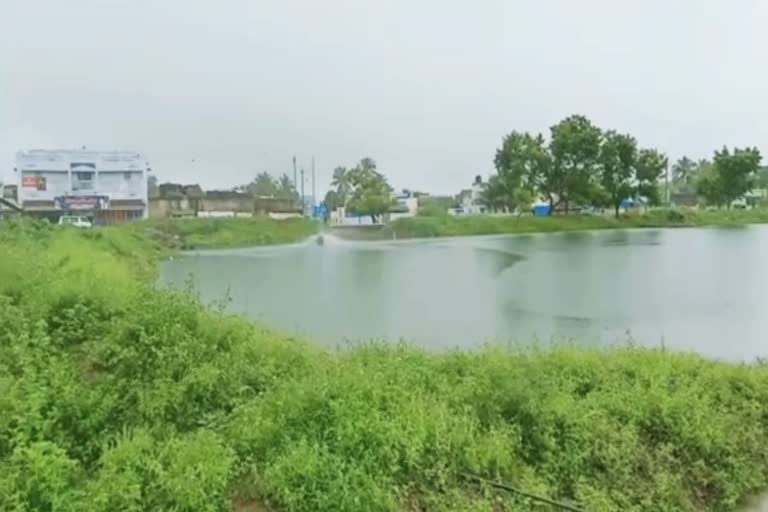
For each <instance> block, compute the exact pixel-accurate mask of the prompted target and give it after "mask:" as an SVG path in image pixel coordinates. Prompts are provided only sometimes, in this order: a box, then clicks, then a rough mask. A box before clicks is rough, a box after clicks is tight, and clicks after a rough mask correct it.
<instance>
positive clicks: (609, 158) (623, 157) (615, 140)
mask: <svg viewBox="0 0 768 512" xmlns="http://www.w3.org/2000/svg"><path fill="white" fill-rule="evenodd" d="M599 161H600V180H599V181H600V186H601V187H602V188H603V190H604V191H605V196H606V197H607V198H608V202H609V204H610V205H611V206H612V207H613V208H614V211H615V214H616V217H618V216H619V208H620V207H621V203H622V201H624V200H625V199H627V198H629V197H632V193H633V191H634V190H633V187H632V185H633V180H634V178H635V165H636V163H637V141H636V140H635V138H634V137H632V136H630V135H625V134H621V133H616V132H615V131H609V132H606V134H605V138H604V140H603V143H602V144H601V146H600V157H599ZM592 195H593V199H594V196H595V195H596V194H595V191H594V190H593V194H592Z"/></svg>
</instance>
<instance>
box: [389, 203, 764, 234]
mask: <svg viewBox="0 0 768 512" xmlns="http://www.w3.org/2000/svg"><path fill="white" fill-rule="evenodd" d="M766 222H768V209H758V210H692V209H687V210H686V209H679V210H665V209H654V210H648V211H646V212H643V213H628V214H624V215H622V216H621V217H620V218H618V219H616V218H614V217H612V216H603V215H568V216H566V215H556V216H553V217H534V216H531V215H522V216H510V215H506V216H495V215H478V216H468V217H453V216H447V215H444V216H423V217H411V218H402V219H397V220H396V221H394V222H392V223H391V225H389V226H387V229H385V230H384V231H382V233H381V235H382V238H387V239H389V238H392V237H396V238H429V237H439V236H469V235H494V234H504V233H548V232H555V231H578V230H585V229H617V228H619V229H620V228H637V227H682V226H737V225H743V224H750V223H766Z"/></svg>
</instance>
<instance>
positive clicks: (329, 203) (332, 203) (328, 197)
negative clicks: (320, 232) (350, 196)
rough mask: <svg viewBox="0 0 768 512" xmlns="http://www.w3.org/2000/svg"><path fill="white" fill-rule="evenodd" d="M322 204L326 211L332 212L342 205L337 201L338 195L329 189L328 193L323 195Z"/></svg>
mask: <svg viewBox="0 0 768 512" xmlns="http://www.w3.org/2000/svg"><path fill="white" fill-rule="evenodd" d="M323 204H324V205H325V207H326V208H327V209H328V211H333V210H335V209H336V208H339V207H341V206H343V204H342V203H340V201H339V195H338V193H337V192H336V191H335V190H333V189H331V190H329V191H328V192H326V193H325V198H324V199H323Z"/></svg>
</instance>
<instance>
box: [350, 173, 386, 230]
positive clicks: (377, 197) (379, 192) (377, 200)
mask: <svg viewBox="0 0 768 512" xmlns="http://www.w3.org/2000/svg"><path fill="white" fill-rule="evenodd" d="M347 172H348V173H349V183H350V187H351V190H350V196H349V200H348V206H349V208H350V210H351V211H352V212H353V213H356V214H358V215H370V216H371V220H372V221H373V222H374V223H376V222H378V221H379V217H380V216H381V215H383V214H385V213H387V212H388V211H389V209H390V208H391V207H392V206H393V205H394V199H393V197H392V187H390V186H389V183H387V179H386V178H385V177H384V175H383V174H381V173H380V172H378V170H377V169H376V162H374V161H373V160H372V159H370V158H363V159H362V160H360V162H359V163H358V164H357V166H355V167H354V168H353V169H350V170H349V171H347Z"/></svg>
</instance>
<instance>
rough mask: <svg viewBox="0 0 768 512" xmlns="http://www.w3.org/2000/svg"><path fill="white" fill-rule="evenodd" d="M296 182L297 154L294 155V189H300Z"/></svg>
mask: <svg viewBox="0 0 768 512" xmlns="http://www.w3.org/2000/svg"><path fill="white" fill-rule="evenodd" d="M297 185H298V184H297V183H296V155H293V189H294V190H298V187H297Z"/></svg>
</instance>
